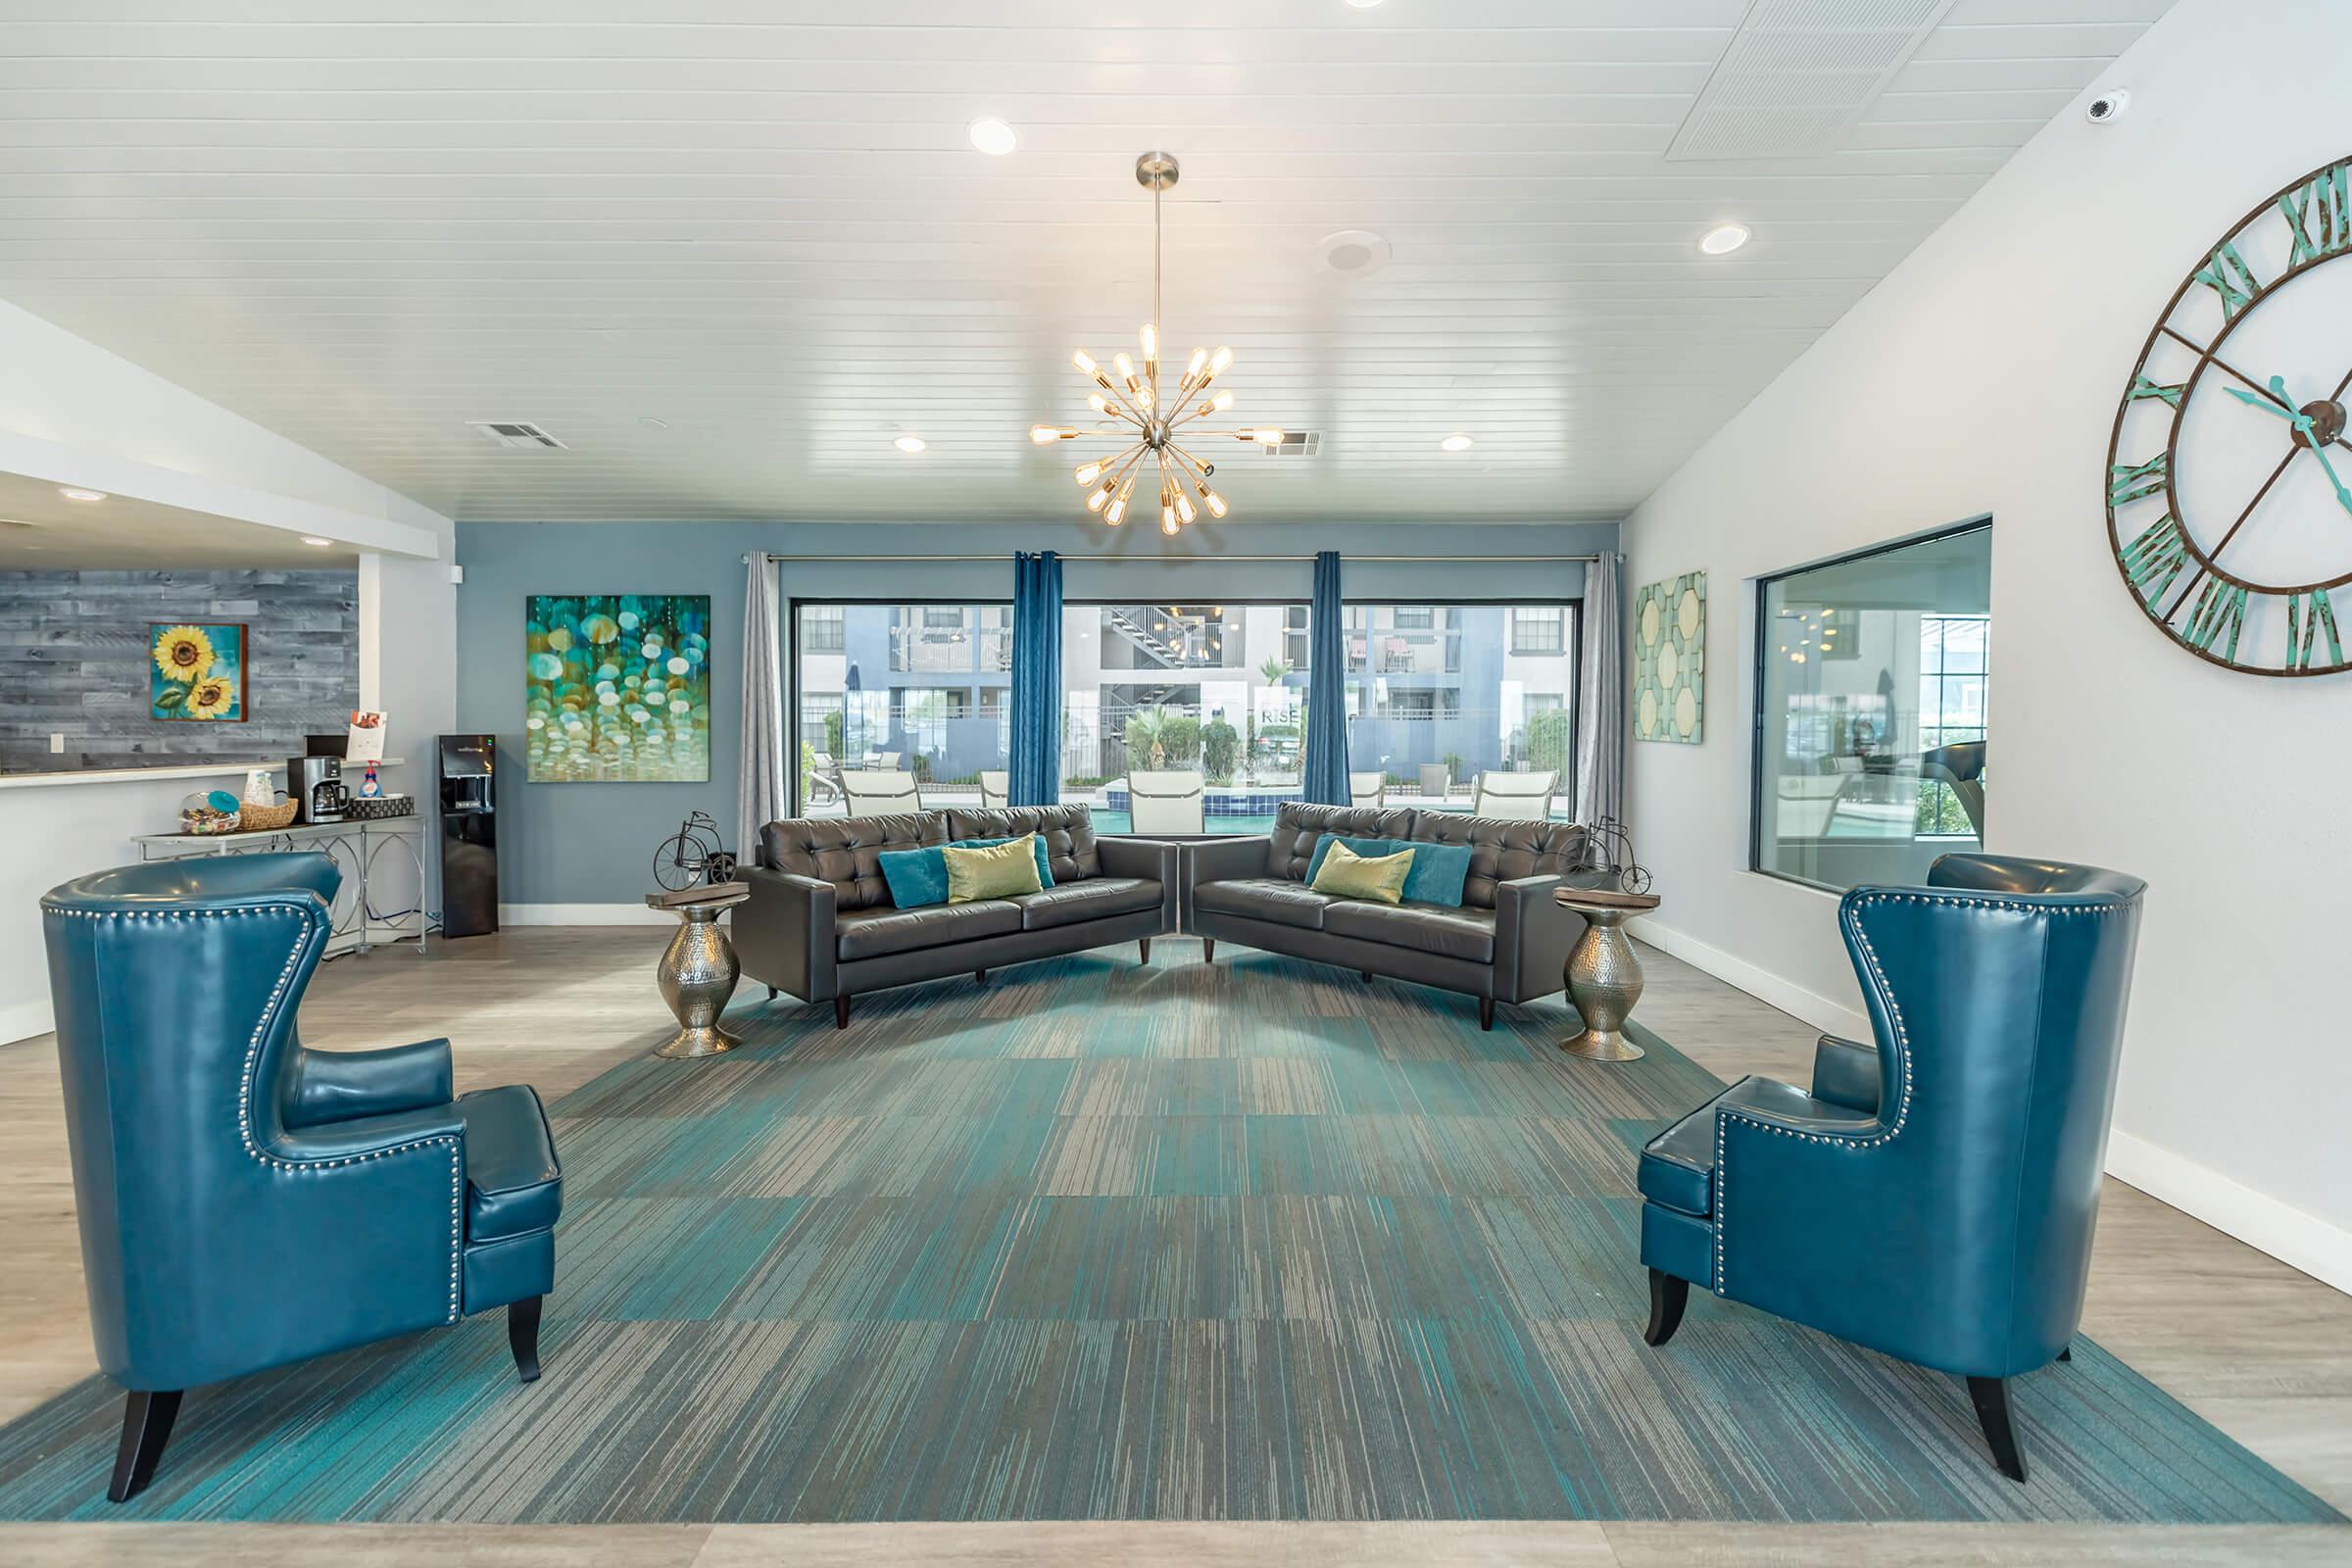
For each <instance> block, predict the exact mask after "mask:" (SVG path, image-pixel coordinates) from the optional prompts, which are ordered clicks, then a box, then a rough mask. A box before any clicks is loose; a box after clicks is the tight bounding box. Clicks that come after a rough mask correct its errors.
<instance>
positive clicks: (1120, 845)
mask: <svg viewBox="0 0 2352 1568" xmlns="http://www.w3.org/2000/svg"><path fill="white" fill-rule="evenodd" d="M1095 858H1097V859H1099V860H1101V861H1102V862H1103V874H1104V875H1106V876H1140V877H1145V878H1148V879H1150V880H1152V881H1154V882H1169V881H1173V880H1175V868H1176V846H1175V845H1174V844H1172V843H1169V842H1168V841H1167V840H1165V839H1133V838H1115V839H1110V838H1104V839H1097V840H1095Z"/></svg>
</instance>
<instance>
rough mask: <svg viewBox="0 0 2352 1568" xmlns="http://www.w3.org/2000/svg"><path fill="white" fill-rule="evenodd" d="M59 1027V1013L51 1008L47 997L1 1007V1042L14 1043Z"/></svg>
mask: <svg viewBox="0 0 2352 1568" xmlns="http://www.w3.org/2000/svg"><path fill="white" fill-rule="evenodd" d="M56 1027H57V1014H56V1013H55V1012H53V1011H51V1010H50V1007H49V999H48V998H47V997H36V998H35V999H33V1000H32V1001H30V1002H16V1003H11V1004H10V1005H7V1006H5V1007H0V1044H7V1045H14V1044H16V1043H17V1042H18V1041H20V1040H30V1039H32V1038H33V1037H34V1036H35V1035H45V1034H47V1033H48V1032H49V1031H50V1030H52V1029H54V1028H56Z"/></svg>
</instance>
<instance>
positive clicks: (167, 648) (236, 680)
mask: <svg viewBox="0 0 2352 1568" xmlns="http://www.w3.org/2000/svg"><path fill="white" fill-rule="evenodd" d="M147 662H148V669H147V716H148V717H150V718H172V719H194V720H200V721H201V720H221V719H225V720H228V721H230V722H234V723H242V722H243V721H244V718H245V627H244V624H243V622H241V621H202V622H186V621H160V620H159V621H154V622H151V623H149V625H148V627H147Z"/></svg>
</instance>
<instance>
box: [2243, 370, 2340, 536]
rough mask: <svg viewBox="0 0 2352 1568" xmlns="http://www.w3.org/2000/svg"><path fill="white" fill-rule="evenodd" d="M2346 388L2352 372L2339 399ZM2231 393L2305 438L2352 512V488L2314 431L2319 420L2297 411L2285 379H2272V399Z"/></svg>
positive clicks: (2333, 485) (2249, 394)
mask: <svg viewBox="0 0 2352 1568" xmlns="http://www.w3.org/2000/svg"><path fill="white" fill-rule="evenodd" d="M2346 385H2352V371H2346V372H2345V374H2344V379H2343V381H2342V382H2339V383H2338V384H2337V386H2336V395H2337V396H2341V395H2342V393H2343V389H2344V387H2345V386H2346ZM2228 391H2229V395H2230V396H2231V397H2233V398H2235V399H2237V400H2238V401H2239V402H2240V403H2244V404H2247V405H2249V406H2250V407H2253V408H2257V409H2260V410H2262V412H2263V413H2265V414H2275V415H2277V416H2278V417H2280V418H2281V419H2284V420H2285V421H2286V422H2287V423H2289V424H2291V425H2293V426H2294V429H2295V434H2297V435H2299V436H2301V437H2302V438H2303V444H2304V445H2306V446H2308V447H2310V448H2311V455H2312V456H2313V457H2315V458H2317V459H2319V460H2320V466H2321V467H2322V468H2323V469H2325V470H2326V471H2327V483H2328V484H2329V485H2330V486H2331V487H2332V488H2333V489H2334V491H2335V499H2336V500H2337V501H2338V502H2340V503H2342V505H2343V509H2344V510H2345V511H2346V512H2352V487H2347V486H2346V485H2345V483H2344V481H2343V479H2342V478H2341V477H2340V476H2339V475H2338V474H2337V473H2336V471H2335V465H2334V464H2332V463H2329V462H2328V461H2327V453H2326V452H2325V451H2323V450H2321V448H2322V443H2321V441H2320V439H2319V437H2318V435H2317V434H2316V433H2315V432H2314V428H2313V426H2314V425H2315V423H2316V422H2317V421H2315V420H2314V419H2313V418H2312V417H2311V416H2310V415H2308V414H2305V413H2303V412H2302V411H2300V410H2296V409H2294V399H2293V397H2292V396H2291V395H2289V393H2288V392H2287V390H2286V377H2285V376H2283V375H2274V376H2272V377H2271V388H2270V396H2268V397H2256V396H2255V395H2254V394H2253V393H2251V392H2241V391H2239V390H2238V389H2237V388H2236V387H2229V388H2228ZM2289 410H2294V412H2292V413H2290V412H2288V411H2289Z"/></svg>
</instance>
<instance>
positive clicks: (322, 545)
mask: <svg viewBox="0 0 2352 1568" xmlns="http://www.w3.org/2000/svg"><path fill="white" fill-rule="evenodd" d="M302 542H303V543H304V544H306V545H309V546H310V547H311V548H312V549H313V550H332V549H333V548H334V545H335V542H334V541H333V540H332V539H321V538H319V536H318V535H317V534H315V533H306V534H304V535H303V536H302Z"/></svg>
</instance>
